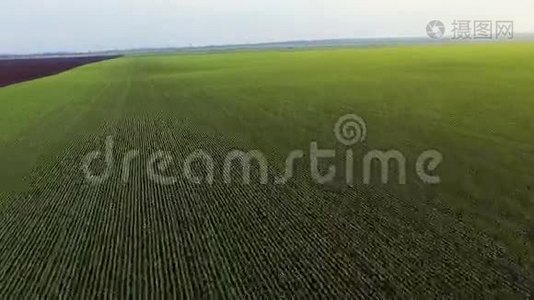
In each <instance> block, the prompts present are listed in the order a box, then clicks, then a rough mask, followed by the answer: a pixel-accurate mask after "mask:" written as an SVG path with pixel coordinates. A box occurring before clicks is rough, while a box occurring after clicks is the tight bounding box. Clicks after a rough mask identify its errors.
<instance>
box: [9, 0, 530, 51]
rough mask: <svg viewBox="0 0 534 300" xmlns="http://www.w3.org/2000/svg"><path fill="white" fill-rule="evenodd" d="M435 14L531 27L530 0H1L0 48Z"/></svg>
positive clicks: (280, 34)
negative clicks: (506, 21)
mask: <svg viewBox="0 0 534 300" xmlns="http://www.w3.org/2000/svg"><path fill="white" fill-rule="evenodd" d="M433 19H439V20H442V21H443V22H444V23H445V24H446V26H448V27H450V26H451V25H450V23H452V21H453V20H454V19H471V20H478V19H481V20H482V19H489V20H513V21H514V24H515V25H514V26H515V28H514V29H515V32H534V0H499V1H496V0H447V1H433V0H428V1H422V0H0V53H17V54H20V53H36V52H49V51H88V50H93V51H96V50H107V49H127V48H142V47H169V46H173V47H180V46H189V45H194V46H202V45H220V44H234V43H256V42H273V41H287V40H303V39H330V38H358V37H396V36H424V35H425V27H426V24H427V23H428V21H430V20H433ZM447 29H449V28H447Z"/></svg>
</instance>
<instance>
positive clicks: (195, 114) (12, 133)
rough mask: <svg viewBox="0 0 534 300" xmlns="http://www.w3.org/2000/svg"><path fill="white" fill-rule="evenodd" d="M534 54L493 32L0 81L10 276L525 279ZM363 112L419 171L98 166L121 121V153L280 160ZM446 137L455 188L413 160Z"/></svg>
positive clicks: (530, 259) (241, 289) (82, 280)
mask: <svg viewBox="0 0 534 300" xmlns="http://www.w3.org/2000/svg"><path fill="white" fill-rule="evenodd" d="M532 53H534V45H533V44H499V45H489V44H487V45H454V46H439V47H431V46H428V47H424V46H423V47H422V46H419V47H398V48H378V49H338V50H328V51H299V52H275V51H273V52H254V53H247V52H244V53H226V54H209V55H172V56H154V57H126V58H121V59H117V60H113V61H107V62H102V63H98V64H95V65H88V66H85V67H82V68H78V69H75V70H72V71H69V72H66V73H63V74H60V75H58V76H54V77H49V78H44V79H41V80H37V81H33V82H27V83H22V84H18V85H15V86H11V87H8V88H4V89H1V90H0V116H1V118H0V132H1V133H0V163H1V164H2V166H7V167H5V168H3V169H2V171H0V176H1V177H0V178H1V179H2V182H6V183H7V184H6V185H5V186H4V187H3V191H2V192H1V193H0V200H1V201H2V202H1V203H0V214H1V215H2V218H1V219H0V220H1V222H2V224H1V225H2V226H0V228H2V229H0V239H2V246H1V248H0V259H1V260H2V261H5V262H7V263H5V264H3V266H2V267H0V282H4V283H5V284H2V285H1V287H0V293H2V294H4V293H5V294H17V293H19V294H20V295H27V294H30V295H32V294H42V293H46V294H54V293H63V294H66V295H82V296H83V295H85V296H98V295H100V296H102V295H109V294H105V293H113V294H115V295H127V294H129V293H130V294H132V293H133V294H136V293H144V292H147V293H148V292H149V291H153V290H155V289H156V287H157V290H158V291H160V292H162V293H163V292H169V293H174V294H180V295H182V296H187V295H189V296H194V295H200V294H206V293H208V294H209V293H211V295H220V294H223V295H230V296H242V295H245V294H248V295H266V294H267V295H275V294H278V295H279V294H287V295H296V296H299V295H300V296H304V295H310V291H312V290H315V291H316V293H319V294H321V295H324V296H358V295H359V296H369V295H382V296H384V295H386V296H387V295H399V294H400V295H410V294H412V295H413V294H416V293H418V294H426V295H428V294H449V293H453V294H457V293H460V294H464V293H465V294H466V295H467V294H472V293H475V294H478V293H480V292H481V291H485V292H486V293H490V294H509V293H511V294H516V295H517V294H519V295H524V294H526V293H528V288H529V286H530V283H531V282H532V281H531V280H532V277H531V274H529V272H528V269H531V268H532V267H533V266H534V255H533V253H534V252H533V250H534V245H533V243H534V237H533V236H534V233H533V232H534V220H532V216H534V205H533V203H534V192H533V190H532V188H533V185H534V155H533V154H534V141H533V140H532V132H533V131H534V122H532V113H533V111H534V98H533V96H532V95H533V94H534V86H533V85H532V82H533V81H534V61H533V60H532ZM347 113H356V114H358V115H359V116H361V117H363V118H364V119H365V120H366V122H367V125H368V130H369V131H368V138H367V141H366V143H365V144H362V145H358V146H355V149H356V152H357V153H360V151H363V150H364V149H359V148H358V147H365V148H366V149H398V150H399V151H401V152H403V153H404V154H405V156H406V157H407V159H408V162H409V163H408V184H407V185H402V186H401V185H396V184H387V185H382V184H379V183H374V184H372V185H370V186H366V185H361V184H357V185H356V186H355V187H354V188H349V187H348V186H344V185H342V184H331V185H328V184H327V185H326V186H321V185H317V184H315V183H313V182H311V180H310V179H309V171H308V166H307V165H306V164H299V165H298V167H297V169H298V172H297V176H296V178H295V179H294V180H293V181H292V182H291V183H290V184H289V185H286V186H276V187H274V186H271V185H269V186H259V185H252V186H243V185H237V184H236V185H226V184H224V183H222V182H221V180H220V179H219V181H216V183H215V184H214V185H213V186H205V185H194V184H190V183H188V182H187V181H185V179H184V178H181V179H180V180H179V182H178V183H177V184H176V185H173V186H168V187H162V186H159V185H156V184H154V183H152V182H151V181H150V180H149V179H148V178H147V176H146V174H144V171H143V166H144V165H143V162H142V161H136V162H135V166H136V167H135V170H134V171H133V173H132V181H131V182H129V183H128V184H122V183H121V182H120V173H119V171H118V170H115V171H114V173H113V176H112V178H111V180H110V181H109V182H106V183H105V184H104V185H103V186H98V187H94V186H90V185H89V184H87V183H86V182H85V181H84V178H83V174H82V173H81V171H80V168H79V167H80V164H81V160H82V157H83V156H84V155H85V154H87V153H89V152H90V151H93V150H99V149H100V150H102V149H103V145H104V140H105V137H106V136H108V135H112V136H114V137H115V139H116V141H115V142H116V149H115V153H116V155H117V160H118V161H120V160H121V159H122V158H121V156H122V155H124V154H125V153H126V152H127V151H128V150H132V149H138V150H140V151H141V153H142V155H144V156H143V157H144V158H146V157H147V156H148V154H149V153H151V151H156V150H165V151H168V152H169V153H172V154H173V155H174V157H175V158H176V161H180V158H184V157H185V156H186V155H187V154H188V153H190V152H192V151H193V150H195V149H198V148H202V149H206V151H208V152H210V153H211V154H213V155H214V157H216V158H218V159H222V157H223V156H224V154H225V153H227V151H229V150H231V149H258V150H261V151H262V152H264V153H265V154H266V155H267V157H268V159H269V162H270V163H271V165H272V166H273V170H271V171H272V172H274V171H276V170H279V169H280V168H281V167H282V166H283V163H284V160H285V157H286V155H287V153H288V152H289V151H291V150H293V149H304V150H305V149H308V148H309V143H310V142H311V141H318V142H319V144H320V146H321V147H322V148H334V149H335V148H338V149H339V148H340V145H339V144H337V143H336V139H335V137H334V135H333V133H332V128H333V125H334V123H335V122H336V120H337V118H339V117H340V116H342V115H345V114H347ZM427 149H437V150H439V151H440V152H441V153H443V156H444V162H443V163H442V164H441V166H440V168H439V169H438V173H439V175H440V176H441V179H442V183H441V184H439V185H435V186H430V185H425V184H422V183H421V182H420V181H419V180H418V178H417V177H416V174H415V170H414V169H413V165H414V162H415V159H416V158H417V156H418V155H419V153H421V152H422V151H424V150H427ZM217 161H220V160H217ZM356 161H357V162H358V160H356ZM356 168H360V166H358V165H357V166H356ZM65 274H71V275H69V276H65ZM23 278H24V279H23ZM176 282H179V284H176ZM106 291H107V292H106ZM88 293H89V294H88ZM91 293H92V294H91ZM99 293H103V294H99Z"/></svg>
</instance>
